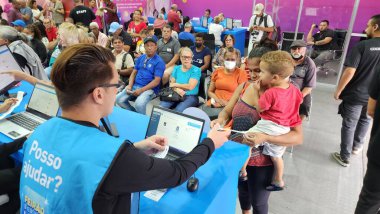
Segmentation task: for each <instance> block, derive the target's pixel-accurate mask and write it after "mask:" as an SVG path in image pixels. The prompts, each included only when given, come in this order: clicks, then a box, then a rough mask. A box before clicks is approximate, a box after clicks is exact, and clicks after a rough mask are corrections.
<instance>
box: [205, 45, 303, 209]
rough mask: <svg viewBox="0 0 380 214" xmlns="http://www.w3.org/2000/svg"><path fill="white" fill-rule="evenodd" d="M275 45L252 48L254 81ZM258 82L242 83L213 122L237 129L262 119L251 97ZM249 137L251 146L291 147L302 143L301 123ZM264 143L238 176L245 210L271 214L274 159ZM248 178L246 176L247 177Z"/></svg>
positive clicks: (250, 65)
mask: <svg viewBox="0 0 380 214" xmlns="http://www.w3.org/2000/svg"><path fill="white" fill-rule="evenodd" d="M273 50H274V48H273V45H270V44H269V45H268V44H265V46H259V47H257V48H255V49H253V50H252V51H251V53H250V54H249V56H248V59H247V60H248V62H247V67H248V70H249V71H250V73H251V79H252V80H254V81H255V80H258V79H259V73H260V67H259V65H260V61H261V57H262V56H263V55H264V54H265V53H267V52H269V51H273ZM255 84H256V83H250V82H247V83H243V84H241V85H240V86H239V87H238V88H237V89H236V90H235V92H234V94H233V96H232V97H231V99H230V101H229V102H228V104H227V105H226V107H225V108H224V109H223V110H222V111H221V112H220V113H219V115H218V119H216V120H214V121H212V122H211V126H214V125H215V124H216V123H219V124H227V125H226V126H227V127H230V128H232V129H234V130H239V131H247V130H249V129H250V128H252V127H253V126H254V125H256V123H257V122H258V121H259V119H260V116H259V113H258V112H257V110H256V109H255V107H254V106H255V105H257V103H255V101H254V100H253V99H252V98H253V97H254V95H255V93H256V92H255V90H257V89H256V88H257V86H255ZM246 135H247V140H248V141H249V142H250V143H251V144H252V145H260V144H261V143H264V142H270V143H272V144H276V145H279V146H292V145H298V144H301V143H302V139H303V135H302V126H301V125H296V126H295V127H291V128H290V132H288V133H287V134H283V135H279V136H270V135H267V134H264V133H248V134H246ZM263 149H264V147H263V146H259V147H258V148H255V147H253V148H252V151H251V157H250V159H249V161H248V164H247V165H248V166H247V167H246V170H242V173H241V174H240V175H241V178H240V179H239V185H238V188H239V201H240V206H241V209H242V211H243V213H252V212H250V208H251V206H252V208H253V213H255V214H266V213H268V199H269V195H270V191H268V190H267V189H266V188H267V187H268V186H271V184H272V178H273V173H274V167H273V162H272V161H271V158H270V156H267V155H264V154H263ZM244 178H245V179H244Z"/></svg>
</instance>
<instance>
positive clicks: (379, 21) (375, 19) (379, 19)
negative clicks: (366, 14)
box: [371, 14, 380, 31]
mask: <svg viewBox="0 0 380 214" xmlns="http://www.w3.org/2000/svg"><path fill="white" fill-rule="evenodd" d="M371 22H372V24H373V25H377V26H378V28H377V31H379V30H380V14H377V15H374V16H372V17H371Z"/></svg>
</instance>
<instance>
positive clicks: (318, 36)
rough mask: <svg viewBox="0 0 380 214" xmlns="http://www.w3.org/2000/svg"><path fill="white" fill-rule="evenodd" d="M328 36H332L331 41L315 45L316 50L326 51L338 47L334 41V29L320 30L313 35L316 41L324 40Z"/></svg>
mask: <svg viewBox="0 0 380 214" xmlns="http://www.w3.org/2000/svg"><path fill="white" fill-rule="evenodd" d="M326 37H331V38H332V40H331V42H329V43H327V44H324V45H314V46H313V48H314V50H319V51H325V50H334V49H336V45H335V41H334V31H333V30H330V29H327V30H325V31H319V32H318V33H316V34H314V35H313V38H314V42H316V41H321V40H324V39H325V38H326Z"/></svg>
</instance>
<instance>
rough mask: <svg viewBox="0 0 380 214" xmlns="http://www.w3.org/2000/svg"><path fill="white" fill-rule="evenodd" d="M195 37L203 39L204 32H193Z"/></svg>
mask: <svg viewBox="0 0 380 214" xmlns="http://www.w3.org/2000/svg"><path fill="white" fill-rule="evenodd" d="M195 37H198V38H202V39H203V40H204V39H205V34H204V33H197V34H195Z"/></svg>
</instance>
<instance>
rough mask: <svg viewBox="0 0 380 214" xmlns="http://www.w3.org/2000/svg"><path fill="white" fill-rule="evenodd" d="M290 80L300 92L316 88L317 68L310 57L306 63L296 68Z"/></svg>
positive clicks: (306, 59) (305, 60) (306, 58)
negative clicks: (307, 88) (304, 89)
mask: <svg viewBox="0 0 380 214" xmlns="http://www.w3.org/2000/svg"><path fill="white" fill-rule="evenodd" d="M290 79H291V80H293V82H294V83H295V84H294V85H295V86H297V88H299V89H300V90H302V89H303V88H305V87H310V88H315V86H316V84H317V68H316V66H315V63H314V62H313V60H312V59H310V57H308V56H307V57H305V59H304V61H303V62H302V63H301V64H299V65H297V66H296V67H295V68H294V72H293V74H292V75H291V76H290Z"/></svg>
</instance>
